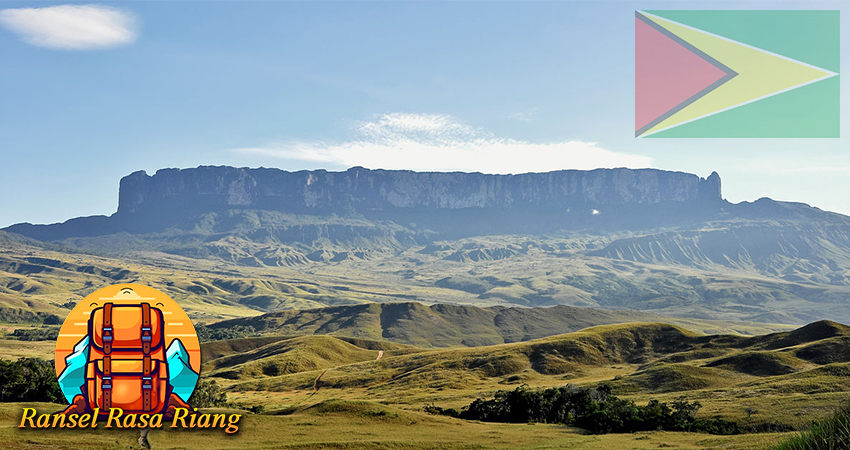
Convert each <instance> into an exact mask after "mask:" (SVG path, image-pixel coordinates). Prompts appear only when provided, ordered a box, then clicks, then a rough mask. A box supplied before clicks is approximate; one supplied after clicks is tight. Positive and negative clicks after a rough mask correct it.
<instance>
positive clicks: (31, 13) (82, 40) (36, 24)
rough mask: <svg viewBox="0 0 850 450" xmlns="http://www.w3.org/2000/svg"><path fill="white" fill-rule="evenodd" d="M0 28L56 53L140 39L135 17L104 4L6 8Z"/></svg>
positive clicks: (100, 47)
mask: <svg viewBox="0 0 850 450" xmlns="http://www.w3.org/2000/svg"><path fill="white" fill-rule="evenodd" d="M0 25H2V26H3V27H4V28H6V29H8V30H9V31H11V32H13V33H15V34H17V35H18V36H19V37H20V38H21V40H23V41H24V42H26V43H27V44H31V45H35V46H38V47H45V48H50V49H56V50H94V49H103V48H110V47H116V46H119V45H125V44H130V43H132V42H134V41H135V40H136V38H137V37H138V21H137V20H136V17H135V15H133V14H131V13H128V12H126V11H122V10H119V9H115V8H111V7H108V6H100V5H58V6H50V7H46V8H18V9H3V10H0Z"/></svg>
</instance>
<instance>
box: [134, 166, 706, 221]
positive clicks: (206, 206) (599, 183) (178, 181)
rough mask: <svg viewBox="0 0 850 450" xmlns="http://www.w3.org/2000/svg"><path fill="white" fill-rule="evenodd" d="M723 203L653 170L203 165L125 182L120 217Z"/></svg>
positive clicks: (701, 187)
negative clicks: (512, 171)
mask: <svg viewBox="0 0 850 450" xmlns="http://www.w3.org/2000/svg"><path fill="white" fill-rule="evenodd" d="M712 200H714V201H719V200H720V177H719V176H718V175H717V173H712V174H711V176H709V177H708V178H707V179H702V178H700V177H698V176H696V175H692V174H688V173H683V172H668V171H662V170H654V169H640V170H632V169H598V170H591V171H579V170H563V171H557V172H547V173H527V174H519V175H486V174H481V173H462V172H453V173H446V172H412V171H406V170H369V169H364V168H361V167H355V168H352V169H349V170H347V171H345V172H328V171H324V170H316V171H300V172H287V171H283V170H278V169H264V168H260V169H247V168H234V167H198V168H196V169H183V170H181V169H163V170H159V171H157V172H156V174H155V175H153V176H150V175H148V174H146V173H145V172H144V171H140V172H135V173H133V174H130V175H128V176H126V177H124V178H123V179H122V180H121V188H120V195H119V206H118V212H119V214H122V213H123V214H133V213H149V212H150V213H159V214H162V213H169V212H172V211H184V212H185V211H186V210H193V211H214V210H219V209H226V208H234V207H235V208H249V209H263V210H275V211H281V212H293V213H308V214H317V213H318V214H325V213H341V212H348V211H350V210H352V209H353V210H356V211H359V212H363V213H367V212H369V211H375V210H387V209H402V210H414V209H455V210H456V209H488V208H495V209H511V208H532V209H533V208H546V209H564V208H570V207H575V206H583V205H596V206H606V205H625V204H638V205H648V204H659V203H667V202H673V203H694V202H704V201H712Z"/></svg>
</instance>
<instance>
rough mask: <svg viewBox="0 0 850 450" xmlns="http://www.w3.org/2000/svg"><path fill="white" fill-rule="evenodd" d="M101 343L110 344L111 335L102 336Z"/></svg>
mask: <svg viewBox="0 0 850 450" xmlns="http://www.w3.org/2000/svg"><path fill="white" fill-rule="evenodd" d="M103 341H104V342H112V335H111V334H104V335H103Z"/></svg>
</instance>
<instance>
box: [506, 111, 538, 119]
mask: <svg viewBox="0 0 850 450" xmlns="http://www.w3.org/2000/svg"><path fill="white" fill-rule="evenodd" d="M536 113H537V108H531V109H527V110H525V111H517V112H514V113H511V114H508V119H514V120H519V121H520V122H531V119H533V118H534V114H536Z"/></svg>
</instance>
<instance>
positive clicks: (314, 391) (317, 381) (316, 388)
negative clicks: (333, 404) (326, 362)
mask: <svg viewBox="0 0 850 450" xmlns="http://www.w3.org/2000/svg"><path fill="white" fill-rule="evenodd" d="M327 371H328V369H325V370H323V371H322V373H320V374H319V376H317V377H316V379H315V380H314V381H313V394H315V393H316V392H319V380H321V379H322V375H324V374H325V372H327Z"/></svg>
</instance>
